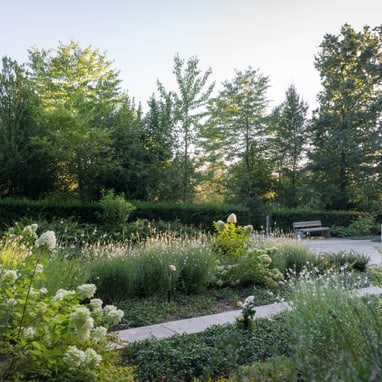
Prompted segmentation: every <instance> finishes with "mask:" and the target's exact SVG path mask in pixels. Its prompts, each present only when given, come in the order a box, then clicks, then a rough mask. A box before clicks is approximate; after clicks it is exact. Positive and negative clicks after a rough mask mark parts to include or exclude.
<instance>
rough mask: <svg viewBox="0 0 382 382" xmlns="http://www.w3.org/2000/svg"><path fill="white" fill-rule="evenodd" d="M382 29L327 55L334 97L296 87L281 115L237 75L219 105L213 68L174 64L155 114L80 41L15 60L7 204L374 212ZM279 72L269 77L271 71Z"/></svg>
mask: <svg viewBox="0 0 382 382" xmlns="http://www.w3.org/2000/svg"><path fill="white" fill-rule="evenodd" d="M381 50H382V45H381V28H380V27H377V28H374V29H372V28H370V27H365V28H364V29H363V30H362V31H361V32H357V31H355V30H354V29H353V28H352V27H351V26H349V25H344V26H343V27H342V28H341V30H340V33H339V34H338V35H332V34H328V35H325V36H324V38H323V41H322V43H321V45H320V47H319V51H318V53H317V56H316V57H315V65H316V68H317V70H318V71H319V73H320V76H321V81H322V87H323V89H322V91H321V92H320V93H319V94H318V103H319V104H318V105H319V106H318V109H317V110H315V111H314V113H313V118H312V119H311V120H309V119H308V105H307V104H306V103H305V102H304V100H303V99H302V98H301V97H300V96H299V94H298V92H297V89H296V88H295V87H294V86H293V85H291V86H290V88H289V89H287V91H286V95H285V101H284V102H282V103H281V104H280V105H278V106H276V107H274V109H273V110H271V111H270V110H269V104H270V102H269V100H268V98H267V93H266V92H267V88H268V87H269V86H270V85H271V82H270V81H271V79H270V78H269V77H267V76H266V75H264V74H262V73H261V72H260V70H254V69H252V68H251V67H249V68H247V69H245V70H236V73H235V76H234V78H233V79H232V80H226V81H224V82H223V83H222V88H221V89H217V91H216V92H214V95H212V89H213V86H214V83H213V82H209V81H210V78H211V75H212V70H211V69H208V70H206V71H205V72H203V71H202V70H201V69H200V63H199V60H198V59H197V58H196V57H191V58H189V59H187V60H185V59H183V58H181V57H179V56H178V55H176V56H175V58H174V68H173V73H174V76H175V80H176V85H177V89H175V90H170V91H168V90H166V89H165V88H164V86H163V85H162V84H161V82H159V81H158V89H157V93H156V94H155V93H153V95H152V97H151V98H150V99H149V100H148V103H147V111H146V112H143V110H142V107H141V105H136V104H135V103H134V98H133V97H132V96H130V95H128V94H127V92H126V91H123V90H122V89H121V88H120V85H121V82H122V81H121V78H120V77H119V72H118V71H117V70H115V69H114V68H113V66H112V62H111V61H110V60H109V59H108V58H107V57H106V55H105V54H102V53H100V52H99V51H98V50H97V49H94V48H92V47H91V46H89V47H86V48H82V47H80V45H79V43H77V42H74V41H70V42H69V43H68V44H64V43H60V44H59V45H58V47H57V48H56V49H51V50H39V49H38V48H37V47H35V48H33V49H31V50H30V51H29V59H28V62H26V63H23V64H19V63H17V62H16V61H14V60H12V59H11V58H8V57H4V58H3V59H2V66H1V72H0V134H1V137H2V139H1V143H0V166H1V168H2V171H1V174H0V197H28V198H32V199H40V198H42V197H46V196H48V197H49V198H55V199H57V198H59V199H62V198H64V199H66V198H70V197H74V198H79V199H82V200H87V201H88V200H98V199H99V198H100V197H101V196H102V194H103V192H104V191H105V190H106V191H108V190H110V189H114V191H115V193H116V194H117V195H119V194H122V193H123V194H124V196H125V198H126V199H127V200H141V201H175V202H179V201H182V202H195V201H196V202H205V201H214V202H238V203H241V204H242V205H245V206H247V207H249V208H250V209H251V210H253V211H256V212H257V213H260V214H263V212H264V209H265V207H266V206H269V205H272V206H281V207H298V206H302V205H303V206H304V207H308V208H317V209H343V210H348V209H356V210H363V211H369V212H370V211H373V212H375V211H376V209H378V206H379V204H380V199H381V194H380V189H381V187H380V180H381V166H380V163H381V160H380V159H381V158H380V149H379V148H380V144H381V142H380V136H381V134H380V130H381V112H382V109H381V104H382V102H381V74H380V65H381ZM264 69H265V70H266V68H264Z"/></svg>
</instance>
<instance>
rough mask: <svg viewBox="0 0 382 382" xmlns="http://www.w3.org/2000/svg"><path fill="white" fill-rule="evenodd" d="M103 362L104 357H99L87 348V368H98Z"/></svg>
mask: <svg viewBox="0 0 382 382" xmlns="http://www.w3.org/2000/svg"><path fill="white" fill-rule="evenodd" d="M101 361H102V356H101V355H99V354H98V353H97V352H96V351H95V350H94V349H92V348H87V349H86V350H85V366H86V367H88V368H93V369H94V368H95V367H97V366H98V365H99V364H100V363H101Z"/></svg>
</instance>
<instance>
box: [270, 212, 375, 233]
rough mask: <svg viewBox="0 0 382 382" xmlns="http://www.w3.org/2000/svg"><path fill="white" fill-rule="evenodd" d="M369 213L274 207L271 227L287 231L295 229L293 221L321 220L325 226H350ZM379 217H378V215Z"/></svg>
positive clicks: (271, 215) (271, 214)
mask: <svg viewBox="0 0 382 382" xmlns="http://www.w3.org/2000/svg"><path fill="white" fill-rule="evenodd" d="M366 215H368V214H367V213H366V212H360V211H322V210H310V209H289V210H286V209H279V210H277V209H274V210H272V212H271V213H270V218H271V228H272V229H278V230H282V231H284V232H285V233H288V232H291V231H292V230H293V227H292V224H293V222H298V221H309V220H321V222H322V225H323V226H325V227H332V226H338V227H340V226H341V227H348V226H349V225H350V224H351V223H352V222H353V221H354V220H356V219H357V218H358V217H359V216H366ZM377 219H378V217H377Z"/></svg>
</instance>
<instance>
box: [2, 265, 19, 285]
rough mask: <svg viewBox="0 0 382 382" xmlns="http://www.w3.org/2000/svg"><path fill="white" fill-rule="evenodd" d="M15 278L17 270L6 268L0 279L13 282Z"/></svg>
mask: <svg viewBox="0 0 382 382" xmlns="http://www.w3.org/2000/svg"><path fill="white" fill-rule="evenodd" d="M16 280H17V272H16V271H14V270H12V269H10V270H6V271H5V272H4V273H3V274H2V275H1V279H0V281H4V282H8V283H10V284H14V283H15V282H16Z"/></svg>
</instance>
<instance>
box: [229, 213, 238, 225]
mask: <svg viewBox="0 0 382 382" xmlns="http://www.w3.org/2000/svg"><path fill="white" fill-rule="evenodd" d="M227 223H233V224H236V223H237V217H236V215H235V214H231V215H229V216H228V218H227Z"/></svg>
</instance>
